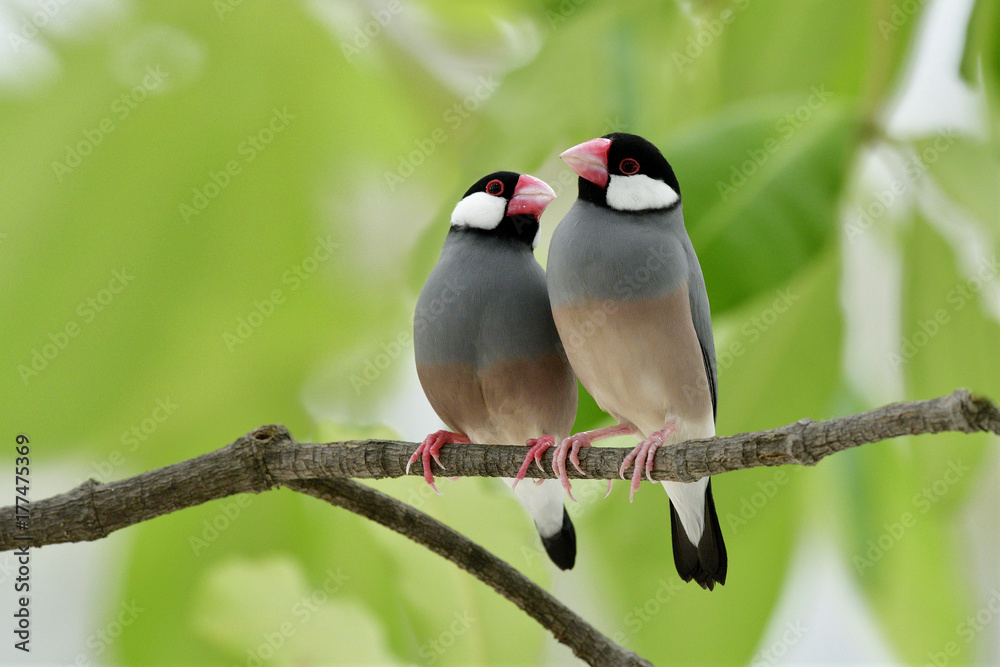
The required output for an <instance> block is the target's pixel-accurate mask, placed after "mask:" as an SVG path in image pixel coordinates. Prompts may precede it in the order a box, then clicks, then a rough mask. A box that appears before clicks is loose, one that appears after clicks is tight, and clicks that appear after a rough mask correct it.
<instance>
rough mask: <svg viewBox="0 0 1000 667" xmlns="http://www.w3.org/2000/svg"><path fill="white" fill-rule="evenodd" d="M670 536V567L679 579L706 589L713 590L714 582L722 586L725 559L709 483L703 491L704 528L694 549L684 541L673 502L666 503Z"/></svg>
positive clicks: (723, 582)
mask: <svg viewBox="0 0 1000 667" xmlns="http://www.w3.org/2000/svg"><path fill="white" fill-rule="evenodd" d="M670 533H671V537H672V540H673V545H674V565H675V566H676V567H677V574H679V575H680V576H681V579H683V580H684V581H691V580H692V579H694V580H695V581H697V582H698V585H699V586H701V587H702V588H704V589H707V590H713V589H714V588H715V584H716V583H718V584H719V585H720V586H721V585H723V584H725V583H726V571H727V569H728V567H729V559H728V557H727V556H726V543H725V542H723V540H722V529H721V528H720V527H719V515H718V514H716V512H715V500H714V499H713V498H712V481H711V480H709V481H708V487H707V488H706V489H705V529H704V530H703V531H702V534H701V540H700V541H699V543H698V546H695V545H694V544H692V543H691V541H690V540H689V539H688V536H687V533H686V532H685V531H684V526H682V525H681V519H680V517H679V516H678V515H677V510H675V509H674V504H673V503H670Z"/></svg>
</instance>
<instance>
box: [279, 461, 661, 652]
mask: <svg viewBox="0 0 1000 667" xmlns="http://www.w3.org/2000/svg"><path fill="white" fill-rule="evenodd" d="M285 486H287V487H288V488H290V489H294V490H295V491H301V492H302V493H306V494H308V495H310V496H314V497H316V498H319V499H321V500H325V501H327V502H329V503H332V504H334V505H338V506H340V507H343V508H345V509H348V510H350V511H352V512H355V513H357V514H360V515H361V516H364V517H367V518H369V519H371V520H372V521H375V522H377V523H380V524H382V525H383V526H386V527H387V528H391V529H392V530H395V531H396V532H397V533H400V534H401V535H405V536H406V537H408V538H410V539H411V540H413V541H414V542H416V543H417V544H422V545H423V546H425V547H427V548H428V549H430V550H431V551H433V552H434V553H436V554H438V555H439V556H441V557H443V558H445V559H447V560H450V561H451V562H453V563H455V564H456V565H458V566H459V567H460V568H462V569H463V570H465V571H466V572H468V573H469V574H471V575H472V576H474V577H476V578H477V579H479V580H480V581H482V582H483V583H485V584H487V585H489V586H492V587H493V589H494V590H495V591H496V592H498V593H500V594H501V595H503V596H504V597H505V598H507V599H508V600H510V601H511V602H513V603H514V604H516V605H517V606H518V607H520V608H521V609H522V610H523V611H524V612H525V613H526V614H528V615H529V616H531V617H532V618H533V619H535V620H536V621H538V623H539V624H541V626H542V627H543V628H546V629H548V630H549V631H550V632H551V633H552V634H553V636H555V638H556V639H557V640H558V641H560V642H562V643H563V644H565V645H566V646H568V647H570V648H571V649H572V650H573V653H575V654H576V656H577V657H578V658H580V659H581V660H584V661H586V662H587V663H588V664H591V665H643V666H646V667H652V664H651V663H649V662H647V661H646V660H645V659H643V658H640V657H639V656H637V655H636V654H635V653H633V652H631V651H628V650H626V649H624V648H622V647H621V646H619V645H618V644H615V643H614V642H613V641H611V640H610V639H608V638H607V637H605V636H604V635H602V634H601V633H600V632H598V631H597V630H596V629H594V628H593V627H592V626H591V625H589V624H588V623H587V622H586V621H584V620H583V619H582V618H580V617H579V616H577V615H576V614H575V613H573V612H572V611H571V610H570V609H568V608H567V607H565V606H564V605H563V604H562V603H561V602H559V601H558V600H556V599H555V598H554V597H552V595H550V594H549V593H548V592H547V591H545V590H544V589H542V588H540V587H539V586H538V585H537V584H535V583H534V582H533V581H531V580H530V579H528V578H527V577H525V576H524V575H523V574H521V573H520V572H518V571H517V570H515V569H514V568H513V567H511V566H510V565H508V564H507V563H505V562H504V561H502V560H500V559H499V558H497V557H496V556H494V555H493V554H491V553H490V552H489V551H487V550H486V549H484V548H482V547H481V546H479V545H478V544H476V543H475V542H473V541H472V540H470V539H468V538H467V537H464V536H463V535H461V534H460V533H457V532H455V531H454V530H452V529H451V528H448V527H447V526H445V525H444V524H443V523H441V522H440V521H437V520H436V519H432V518H431V517H429V516H427V515H426V514H424V513H423V512H420V511H418V510H416V509H414V508H412V507H410V506H409V505H407V504H405V503H401V502H399V501H398V500H395V499H394V498H390V497H389V496H387V495H385V494H383V493H379V492H378V491H375V490H374V489H370V488H368V487H367V486H364V485H363V484H359V483H357V482H354V481H352V480H349V479H329V480H320V479H311V480H303V481H301V482H289V483H288V484H286V485H285Z"/></svg>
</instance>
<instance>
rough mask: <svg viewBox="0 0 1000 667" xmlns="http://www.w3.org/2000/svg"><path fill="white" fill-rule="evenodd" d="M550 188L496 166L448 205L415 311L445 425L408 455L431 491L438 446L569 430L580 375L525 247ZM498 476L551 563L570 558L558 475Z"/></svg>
mask: <svg viewBox="0 0 1000 667" xmlns="http://www.w3.org/2000/svg"><path fill="white" fill-rule="evenodd" d="M555 196H556V195H555V192H553V191H552V188H550V187H549V186H548V185H547V184H546V183H545V182H544V181H541V180H539V179H537V178H534V177H532V176H528V175H520V174H517V173H514V172H510V171H498V172H495V173H492V174H490V175H488V176H484V177H483V178H481V179H480V180H479V181H477V182H476V183H475V184H474V185H473V186H472V187H471V188H469V190H468V191H467V192H466V193H465V196H464V197H463V198H462V200H461V201H459V202H458V204H457V205H456V206H455V209H454V211H452V214H451V228H450V229H449V231H448V234H447V236H446V238H445V242H444V248H443V250H442V251H441V258H440V259H439V260H438V263H437V265H436V266H435V267H434V270H433V271H432V272H431V275H430V277H429V278H428V279H427V282H426V284H425V285H424V288H423V290H422V291H421V293H420V297H419V299H418V300H417V308H416V315H415V317H414V334H413V340H414V348H415V354H416V364H417V375H418V377H419V379H420V384H421V386H422V387H423V390H424V394H426V396H427V400H428V401H429V402H430V404H431V407H433V408H434V411H435V412H436V413H437V415H438V416H439V417H440V418H441V420H442V421H443V422H444V423H445V424H446V425H447V427H448V428H449V429H450V431H437V432H436V433H432V434H430V435H428V436H427V438H426V439H425V440H424V441H423V443H422V444H421V445H420V446H419V447H418V448H417V450H416V451H415V452H414V453H413V456H412V457H411V458H410V464H413V463H414V462H415V461H416V460H417V459H418V458H422V460H423V466H424V479H425V480H426V481H427V483H428V484H430V485H431V487H432V488H434V490H435V491H437V488H436V487H435V486H434V477H433V475H432V474H431V459H432V458H433V459H434V460H435V461H436V462H437V463H438V465H441V462H440V460H439V459H438V453H439V451H440V449H441V446H442V445H444V444H449V443H469V442H470V441H472V442H476V443H483V444H520V443H522V442H527V444H528V445H529V446H531V445H534V444H535V443H536V442H537V441H539V440H540V441H542V442H547V443H551V444H554V443H555V438H559V439H562V438H564V437H566V436H568V435H569V434H570V431H571V429H572V427H573V420H574V418H575V417H576V407H577V387H576V377H575V376H574V375H573V371H572V370H571V369H570V366H569V362H568V360H567V359H566V354H565V352H564V351H563V349H562V344H561V343H560V341H559V334H558V332H557V331H556V327H555V323H554V322H553V321H552V311H551V308H550V306H549V297H548V292H547V290H546V286H545V272H544V271H543V270H542V267H541V266H540V265H539V264H538V262H537V261H536V260H535V256H534V252H533V251H534V247H535V243H536V242H537V235H538V229H539V223H538V218H539V216H540V215H541V214H542V212H543V211H544V210H545V207H546V206H548V205H549V203H550V202H551V201H552V200H553V199H554V198H555ZM539 436H542V437H539ZM442 467H443V466H442ZM407 470H409V465H407ZM505 481H506V482H507V483H508V485H511V486H512V487H513V489H514V493H515V495H516V496H517V497H518V499H519V500H520V501H521V503H522V504H523V505H524V506H525V508H526V509H527V510H528V512H529V513H530V514H531V516H532V518H533V519H534V521H535V526H536V527H537V528H538V533H539V535H540V536H541V538H542V543H543V544H544V546H545V549H546V551H547V552H548V554H549V557H550V558H551V559H552V561H553V562H554V563H555V564H556V565H557V566H559V567H560V568H561V569H564V570H567V569H569V568H571V567H573V563H574V561H575V559H576V533H575V531H574V529H573V523H572V522H571V521H570V518H569V515H568V514H567V513H566V509H565V507H564V506H563V499H562V488H561V486H560V483H559V481H558V480H554V479H549V480H545V481H544V482H541V483H540V484H521V485H519V486H518V485H517V484H516V481H515V480H511V479H505Z"/></svg>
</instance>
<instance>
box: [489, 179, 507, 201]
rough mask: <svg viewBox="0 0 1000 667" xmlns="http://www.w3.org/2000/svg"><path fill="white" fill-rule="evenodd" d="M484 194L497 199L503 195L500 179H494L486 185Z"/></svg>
mask: <svg viewBox="0 0 1000 667" xmlns="http://www.w3.org/2000/svg"><path fill="white" fill-rule="evenodd" d="M486 194H488V195H493V196H494V197H499V196H500V195H502V194H503V183H501V182H500V179H498V178H494V179H493V180H492V181H490V182H489V183H487V184H486Z"/></svg>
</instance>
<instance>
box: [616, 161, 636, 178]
mask: <svg viewBox="0 0 1000 667" xmlns="http://www.w3.org/2000/svg"><path fill="white" fill-rule="evenodd" d="M618 170H619V171H621V172H622V173H623V174H625V175H626V176H631V175H632V174H634V173H636V172H638V171H639V163H638V162H636V161H635V160H633V159H632V158H630V157H627V158H625V159H624V160H622V161H621V164H619V165H618Z"/></svg>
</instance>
